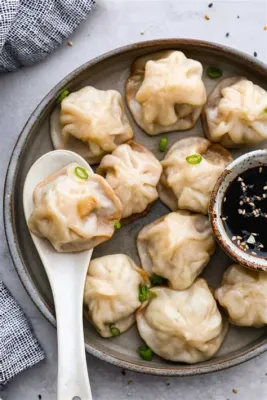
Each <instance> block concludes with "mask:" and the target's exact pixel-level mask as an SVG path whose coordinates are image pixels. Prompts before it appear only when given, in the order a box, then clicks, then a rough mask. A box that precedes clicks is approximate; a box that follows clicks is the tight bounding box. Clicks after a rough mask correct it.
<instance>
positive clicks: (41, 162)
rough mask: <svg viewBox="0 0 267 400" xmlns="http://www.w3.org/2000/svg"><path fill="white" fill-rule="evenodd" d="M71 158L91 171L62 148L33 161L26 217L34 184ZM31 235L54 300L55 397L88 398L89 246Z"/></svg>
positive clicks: (27, 182) (25, 201)
mask: <svg viewBox="0 0 267 400" xmlns="http://www.w3.org/2000/svg"><path fill="white" fill-rule="evenodd" d="M72 162H76V163H78V164H79V165H81V166H82V167H84V168H87V169H88V170H89V171H92V169H91V168H90V167H89V165H88V164H87V162H86V161H85V160H84V159H83V158H82V157H80V156H79V155H78V154H76V153H73V152H71V151H66V150H56V151H51V152H50V153H47V154H45V155H44V156H42V157H41V158H39V159H38V160H37V161H36V162H35V163H34V164H33V166H32V167H31V169H30V171H29V172H28V175H27V177H26V180H25V184H24V191H23V205H24V213H25V217H26V220H28V218H29V216H30V214H31V212H32V210H33V200H32V195H33V191H34V188H35V186H36V185H37V184H38V183H39V182H41V181H42V180H43V179H44V178H46V177H47V176H48V175H50V174H52V173H54V172H56V171H58V170H59V169H61V168H63V167H65V166H66V165H68V164H70V163H72ZM92 173H93V171H92ZM31 236H32V240H33V242H34V244H35V246H36V249H37V251H38V253H39V256H40V258H41V260H42V262H43V265H44V268H45V270H46V273H47V276H48V279H49V282H50V285H51V288H52V292H53V296H54V302H55V309H56V318H57V338H58V394H57V400H91V399H92V395H91V389H90V383H89V377H88V372H87V365H86V357H85V349H84V335H83V318H82V303H83V291H84V283H85V278H86V272H87V269H88V265H89V262H90V259H91V256H92V250H89V251H83V252H80V253H58V252H57V251H56V250H55V249H54V248H53V247H52V245H51V244H50V243H49V242H48V241H47V240H44V239H41V238H38V237H37V236H35V235H31Z"/></svg>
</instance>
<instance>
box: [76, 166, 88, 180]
mask: <svg viewBox="0 0 267 400" xmlns="http://www.w3.org/2000/svg"><path fill="white" fill-rule="evenodd" d="M74 172H75V175H76V176H77V177H78V178H80V179H84V180H86V179H88V178H89V174H88V172H87V171H86V169H84V168H82V167H76V168H75V170H74Z"/></svg>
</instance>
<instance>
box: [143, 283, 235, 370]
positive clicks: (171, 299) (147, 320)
mask: <svg viewBox="0 0 267 400" xmlns="http://www.w3.org/2000/svg"><path fill="white" fill-rule="evenodd" d="M152 290H153V292H155V293H156V295H157V297H153V298H152V299H151V300H150V301H149V302H147V303H145V304H144V305H143V306H142V307H141V308H140V309H139V310H138V311H137V316H136V320H137V327H138V331H139V333H140V335H141V337H142V338H143V340H144V341H145V342H146V344H147V345H148V346H149V347H150V348H151V349H152V350H153V352H154V353H156V354H157V355H159V356H160V357H162V358H164V359H166V360H170V361H175V362H185V363H188V364H194V363H198V362H201V361H205V360H208V359H210V358H211V357H212V356H213V355H214V354H215V353H216V352H217V351H218V350H219V348H220V346H221V345H222V343H223V341H224V338H225V336H226V334H227V331H228V323H227V321H226V320H224V319H223V318H222V316H221V314H220V312H219V310H218V307H217V304H216V301H215V299H214V297H213V295H212V293H211V291H210V289H209V287H208V285H207V283H206V281H205V280H204V279H197V280H196V281H195V283H193V285H192V286H190V288H188V289H186V290H182V291H175V290H172V289H169V288H165V287H153V288H152Z"/></svg>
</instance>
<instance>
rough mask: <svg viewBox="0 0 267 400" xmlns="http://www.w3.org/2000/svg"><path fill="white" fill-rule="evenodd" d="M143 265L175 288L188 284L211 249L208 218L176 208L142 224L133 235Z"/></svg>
mask: <svg viewBox="0 0 267 400" xmlns="http://www.w3.org/2000/svg"><path fill="white" fill-rule="evenodd" d="M137 249H138V253H139V257H140V260H141V264H142V267H143V269H144V270H145V271H146V272H147V273H148V274H149V275H150V276H151V275H153V274H156V275H160V276H162V277H164V278H166V279H168V281H169V285H170V286H171V287H172V288H173V289H176V290H183V289H186V288H187V287H189V286H190V285H191V284H192V283H193V282H194V280H195V279H196V277H197V276H198V275H199V274H200V273H201V272H202V271H203V269H204V268H205V266H206V265H207V264H208V262H209V260H210V257H211V255H212V254H213V253H214V251H215V239H214V237H213V235H212V231H211V227H210V223H209V219H208V218H207V217H206V216H204V215H201V214H192V213H190V212H188V211H177V212H173V213H170V214H167V215H165V216H163V217H161V218H159V219H157V220H155V221H154V222H152V223H151V224H149V225H147V226H145V227H144V228H143V229H141V231H140V232H139V235H138V237H137Z"/></svg>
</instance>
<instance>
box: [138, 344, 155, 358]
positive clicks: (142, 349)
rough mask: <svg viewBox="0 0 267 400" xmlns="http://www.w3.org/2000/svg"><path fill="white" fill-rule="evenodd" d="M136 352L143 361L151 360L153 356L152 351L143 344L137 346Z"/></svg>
mask: <svg viewBox="0 0 267 400" xmlns="http://www.w3.org/2000/svg"><path fill="white" fill-rule="evenodd" d="M138 354H139V356H140V357H141V358H142V359H143V360H145V361H151V360H152V358H153V351H152V350H151V349H150V348H149V347H148V346H146V345H145V344H143V345H142V346H139V347H138Z"/></svg>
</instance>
